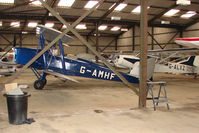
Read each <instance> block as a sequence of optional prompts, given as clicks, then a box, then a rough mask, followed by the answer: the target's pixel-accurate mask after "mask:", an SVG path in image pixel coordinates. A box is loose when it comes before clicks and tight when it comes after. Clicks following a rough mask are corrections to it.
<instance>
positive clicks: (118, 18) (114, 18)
mask: <svg viewBox="0 0 199 133" xmlns="http://www.w3.org/2000/svg"><path fill="white" fill-rule="evenodd" d="M111 20H121V17H117V16H112V17H111Z"/></svg>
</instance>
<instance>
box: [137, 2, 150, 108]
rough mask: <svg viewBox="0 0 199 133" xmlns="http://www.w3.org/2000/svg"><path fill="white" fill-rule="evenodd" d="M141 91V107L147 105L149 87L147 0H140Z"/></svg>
mask: <svg viewBox="0 0 199 133" xmlns="http://www.w3.org/2000/svg"><path fill="white" fill-rule="evenodd" d="M140 3H141V15H140V84H139V87H140V91H139V107H140V108H144V107H146V87H147V43H148V42H147V36H148V34H147V32H148V25H147V21H148V20H147V5H148V1H147V0H140Z"/></svg>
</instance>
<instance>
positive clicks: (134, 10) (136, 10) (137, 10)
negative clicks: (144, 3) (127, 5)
mask: <svg viewBox="0 0 199 133" xmlns="http://www.w3.org/2000/svg"><path fill="white" fill-rule="evenodd" d="M149 8H150V7H149V6H148V7H147V9H149ZM131 12H133V13H140V12H141V6H137V7H136V8H135V9H133V10H132V11H131Z"/></svg>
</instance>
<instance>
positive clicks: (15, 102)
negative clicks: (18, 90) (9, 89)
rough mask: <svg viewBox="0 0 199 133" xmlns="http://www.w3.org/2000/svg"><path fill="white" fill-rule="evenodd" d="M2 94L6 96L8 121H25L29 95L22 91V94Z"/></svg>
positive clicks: (17, 122) (15, 122) (11, 122)
mask: <svg viewBox="0 0 199 133" xmlns="http://www.w3.org/2000/svg"><path fill="white" fill-rule="evenodd" d="M4 96H5V97H6V98H7V108H8V118H9V123H10V124H14V125H19V124H23V123H26V120H27V109H28V97H29V96H30V95H28V94H27V93H26V92H24V94H23V95H8V94H4Z"/></svg>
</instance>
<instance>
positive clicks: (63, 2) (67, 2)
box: [58, 0, 75, 7]
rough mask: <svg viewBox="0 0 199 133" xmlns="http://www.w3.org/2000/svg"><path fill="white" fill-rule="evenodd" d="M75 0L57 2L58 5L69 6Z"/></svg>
mask: <svg viewBox="0 0 199 133" xmlns="http://www.w3.org/2000/svg"><path fill="white" fill-rule="evenodd" d="M74 2H75V0H60V1H59V3H58V6H66V7H71V6H72V5H73V3H74Z"/></svg>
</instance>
